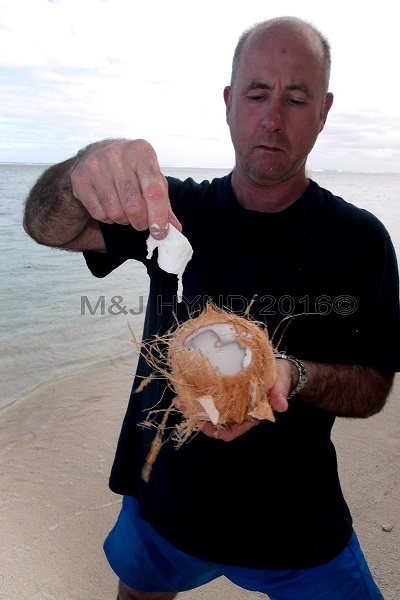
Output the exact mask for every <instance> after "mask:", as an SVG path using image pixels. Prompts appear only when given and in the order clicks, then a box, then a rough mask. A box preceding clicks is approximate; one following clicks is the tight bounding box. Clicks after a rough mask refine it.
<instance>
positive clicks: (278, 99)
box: [224, 29, 333, 186]
mask: <svg viewBox="0 0 400 600" xmlns="http://www.w3.org/2000/svg"><path fill="white" fill-rule="evenodd" d="M224 98H225V103H226V116H227V122H228V125H229V127H230V132H231V137H232V142H233V145H234V148H235V152H236V170H239V172H240V173H241V174H242V175H244V176H245V177H246V179H247V180H248V181H249V182H250V183H252V184H257V185H263V186H264V185H276V184H277V183H280V182H282V181H286V180H288V179H290V178H291V177H292V176H293V175H295V174H297V173H299V172H300V171H301V170H302V171H303V172H304V169H305V162H306V158H307V155H308V154H309V152H310V151H311V149H312V147H313V146H314V143H315V141H316V139H317V136H318V134H319V132H320V131H321V130H322V128H323V126H324V123H325V120H326V116H327V113H328V110H329V108H330V106H331V104H332V101H333V97H332V95H331V94H328V95H326V94H325V90H324V77H323V61H322V48H320V47H319V43H318V42H317V41H316V42H315V43H314V44H313V43H311V44H310V43H308V44H307V43H306V44H304V38H303V37H301V38H300V39H299V38H298V36H297V34H296V33H295V34H294V35H293V34H292V32H290V31H287V30H286V31H285V30H284V29H283V30H282V29H280V30H279V31H274V32H269V33H268V34H267V35H266V34H265V33H264V35H257V36H254V38H253V39H250V40H248V41H247V43H246V45H245V46H244V48H243V51H242V56H241V58H240V61H239V65H238V69H237V74H236V78H235V80H234V82H233V86H232V88H226V89H225V92H224Z"/></svg>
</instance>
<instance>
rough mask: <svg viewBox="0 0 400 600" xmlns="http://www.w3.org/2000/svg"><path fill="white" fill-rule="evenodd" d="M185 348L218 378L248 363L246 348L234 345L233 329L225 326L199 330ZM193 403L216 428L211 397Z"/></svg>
mask: <svg viewBox="0 0 400 600" xmlns="http://www.w3.org/2000/svg"><path fill="white" fill-rule="evenodd" d="M185 347H186V348H187V349H188V350H198V351H199V352H200V353H201V354H202V355H203V356H204V358H207V360H208V362H209V363H210V365H211V366H212V367H213V368H214V369H215V370H216V371H218V372H219V373H220V374H221V375H235V374H236V373H240V372H241V371H243V370H244V369H245V368H246V367H248V366H249V364H250V362H251V350H250V348H244V347H243V346H241V345H240V344H239V343H238V341H237V333H236V331H235V328H234V327H233V326H232V325H230V324H229V323H214V324H213V325H206V326H204V327H201V328H200V329H198V330H197V331H196V333H193V334H192V335H190V336H189V337H188V338H187V339H186V341H185ZM197 401H198V402H199V403H200V404H201V405H202V407H203V408H204V410H205V411H206V413H207V415H208V416H209V418H210V421H211V422H212V423H213V424H214V425H216V424H217V423H218V420H219V411H218V410H217V408H216V406H215V403H214V399H213V397H212V396H210V395H206V396H201V397H200V398H197Z"/></svg>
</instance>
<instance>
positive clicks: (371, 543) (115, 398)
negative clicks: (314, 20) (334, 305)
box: [0, 360, 400, 600]
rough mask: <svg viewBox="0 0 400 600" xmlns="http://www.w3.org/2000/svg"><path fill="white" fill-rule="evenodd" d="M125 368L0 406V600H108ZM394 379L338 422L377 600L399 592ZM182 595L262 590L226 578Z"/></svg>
mask: <svg viewBox="0 0 400 600" xmlns="http://www.w3.org/2000/svg"><path fill="white" fill-rule="evenodd" d="M133 370H134V365H132V364H131V363H130V361H129V363H128V361H127V360H125V361H123V360H119V361H118V360H117V361H115V362H114V363H112V364H110V366H109V368H107V369H105V368H104V367H103V368H102V369H99V370H93V371H90V372H87V373H84V374H80V375H78V376H68V377H64V378H61V379H59V380H56V381H54V380H53V381H51V382H48V383H46V384H44V385H41V386H39V387H38V388H37V389H36V390H35V391H34V392H33V393H31V394H30V395H29V396H27V397H25V398H24V399H21V400H20V401H18V402H16V403H14V404H13V405H11V406H9V407H7V408H5V409H3V410H2V411H1V412H0V457H1V469H0V482H1V483H0V489H1V504H0V530H1V547H0V562H1V569H0V600H17V599H18V600H89V599H93V598H96V600H114V599H115V597H116V578H115V575H114V573H113V572H112V571H111V570H110V568H109V566H108V563H107V562H106V560H105V558H104V556H103V551H102V543H103V540H104V538H105V536H106V535H107V533H108V531H109V529H110V527H111V526H112V525H113V523H114V520H115V518H116V516H117V514H118V511H119V507H120V497H119V496H116V495H114V494H113V493H111V492H110V491H109V489H108V475H109V470H110V466H111V463H112V460H113V455H114V449H115V445H116V442H117V437H118V434H119V429H120V425H121V421H122V418H123V414H124V411H125V407H126V403H127V399H128V397H129V391H130V387H131V381H132V375H133ZM399 398H400V379H397V381H396V384H395V387H394V389H393V392H392V394H391V397H390V399H389V401H388V404H387V406H386V408H385V409H384V411H383V412H382V413H381V414H379V415H377V416H375V417H373V418H371V419H367V420H365V421H349V420H347V421H346V420H339V421H338V422H337V425H336V427H335V434H334V439H335V443H336V447H337V450H338V455H339V464H340V472H341V477H342V483H343V487H344V491H345V495H346V497H347V499H348V502H349V504H350V507H351V509H352V513H353V516H354V522H355V528H356V531H357V533H358V535H359V538H360V541H361V544H362V546H363V548H364V552H365V554H366V556H367V559H368V561H369V564H370V567H371V570H372V571H373V574H374V576H375V578H376V580H377V582H378V584H379V585H380V587H381V589H382V592H383V594H384V597H385V600H398V599H399V598H400V466H399V465H400V461H399V455H400V438H399V425H400V414H399V410H398V406H399ZM180 597H181V598H182V599H187V600H200V599H203V600H207V599H211V598H216V597H226V598H229V600H236V599H239V598H240V599H243V600H245V599H246V598H248V599H249V600H250V599H251V598H265V595H263V594H260V593H254V592H253V593H251V592H247V591H245V590H242V589H240V588H238V587H236V586H235V585H233V584H232V583H230V582H229V581H227V580H225V579H223V578H222V579H219V580H216V581H214V582H213V583H211V584H209V585H206V586H203V587H201V588H198V589H196V590H192V591H189V592H185V593H182V594H181V595H180Z"/></svg>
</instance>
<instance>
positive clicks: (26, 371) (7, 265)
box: [0, 163, 400, 407]
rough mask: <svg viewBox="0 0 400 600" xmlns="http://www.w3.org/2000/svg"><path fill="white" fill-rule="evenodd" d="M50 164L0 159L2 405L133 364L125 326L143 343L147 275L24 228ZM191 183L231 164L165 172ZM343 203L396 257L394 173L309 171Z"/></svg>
mask: <svg viewBox="0 0 400 600" xmlns="http://www.w3.org/2000/svg"><path fill="white" fill-rule="evenodd" d="M46 166H47V165H32V164H5V163H3V164H0V256H1V259H0V282H1V286H0V302H1V304H0V306H1V310H0V407H4V406H7V405H8V404H10V403H12V402H14V401H17V400H18V401H19V400H23V399H24V398H25V397H27V396H28V395H29V393H30V392H31V391H33V390H34V389H36V388H38V387H39V386H40V385H42V384H43V383H49V382H51V381H53V380H59V379H62V378H64V377H68V376H71V375H73V374H75V373H81V372H85V371H89V370H91V369H94V368H96V367H102V368H107V367H109V366H111V365H113V364H115V363H116V362H118V361H124V362H125V363H126V364H127V365H130V363H132V376H133V374H134V370H135V360H134V351H135V347H134V344H133V342H132V339H131V333H130V329H129V328H131V329H132V330H133V331H134V333H135V336H136V337H137V338H138V339H140V336H141V331H142V325H143V318H144V311H145V307H146V302H147V287H148V279H147V274H146V272H145V269H144V267H143V266H142V265H141V264H138V263H135V262H134V261H129V262H128V263H126V264H124V265H123V266H121V267H120V268H119V269H117V270H116V271H115V272H113V273H112V274H110V275H109V276H108V277H106V278H105V279H97V278H95V277H93V276H92V275H91V274H90V273H89V271H88V270H87V268H86V265H85V261H84V259H83V257H82V256H81V255H80V254H79V253H73V252H65V251H61V250H56V249H52V248H47V247H45V246H40V245H38V244H36V243H35V242H34V241H33V240H32V239H31V238H29V236H27V235H26V233H25V232H24V230H23V228H22V212H23V205H24V200H25V198H26V195H27V193H28V191H29V189H30V187H31V186H32V185H33V183H34V182H35V181H36V179H37V178H38V177H39V175H40V174H41V173H42V172H43V170H44V169H45V168H46ZM163 171H164V173H165V174H168V175H173V176H175V177H179V178H181V179H183V178H186V177H189V176H191V177H193V178H194V179H195V180H197V181H202V180H204V179H212V178H214V177H220V176H222V175H225V174H226V173H228V172H229V169H207V168H203V169H199V168H164V169H163ZM309 176H310V177H311V178H312V179H314V180H315V181H317V182H318V183H319V184H320V185H322V186H323V187H326V188H328V189H330V190H331V191H332V192H334V193H335V194H336V195H338V196H342V197H343V198H345V199H346V200H348V201H349V202H352V203H353V204H356V205H357V206H360V207H362V208H366V209H367V210H369V211H371V212H373V213H374V214H375V215H376V216H377V217H378V218H380V219H381V221H382V222H383V223H384V224H385V225H386V227H387V229H388V230H389V232H390V234H391V236H392V240H393V243H394V245H395V248H396V252H397V255H398V257H400V211H399V209H398V202H399V198H398V197H399V192H400V173H389V174H382V173H350V172H328V171H323V172H315V171H314V172H309Z"/></svg>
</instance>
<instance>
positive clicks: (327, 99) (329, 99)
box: [319, 92, 333, 133]
mask: <svg viewBox="0 0 400 600" xmlns="http://www.w3.org/2000/svg"><path fill="white" fill-rule="evenodd" d="M332 104H333V94H332V93H331V92H328V93H327V94H326V96H325V102H324V107H323V110H322V115H321V125H320V128H319V131H320V133H321V131H322V130H323V128H324V126H325V123H326V119H327V117H328V112H329V111H330V109H331V106H332Z"/></svg>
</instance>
